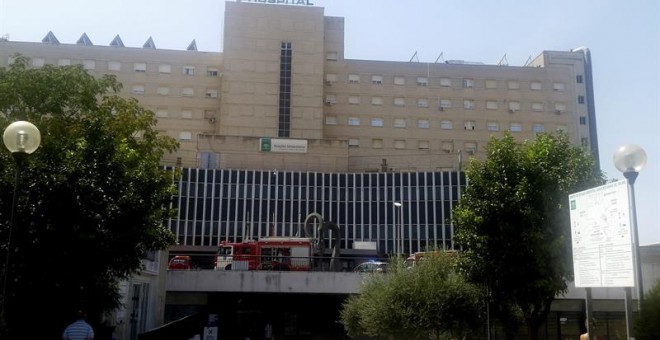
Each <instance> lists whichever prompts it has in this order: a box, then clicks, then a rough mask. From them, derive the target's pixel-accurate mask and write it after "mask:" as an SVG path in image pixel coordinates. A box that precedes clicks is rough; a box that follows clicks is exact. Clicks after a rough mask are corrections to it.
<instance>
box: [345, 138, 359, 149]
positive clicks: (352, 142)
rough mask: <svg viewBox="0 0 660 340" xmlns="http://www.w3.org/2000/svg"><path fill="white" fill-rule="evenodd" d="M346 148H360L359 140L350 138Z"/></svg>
mask: <svg viewBox="0 0 660 340" xmlns="http://www.w3.org/2000/svg"><path fill="white" fill-rule="evenodd" d="M348 146H351V147H358V146H360V140H359V139H357V138H351V139H349V140H348Z"/></svg>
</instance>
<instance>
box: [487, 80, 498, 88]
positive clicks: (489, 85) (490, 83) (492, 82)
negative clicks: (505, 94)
mask: <svg viewBox="0 0 660 340" xmlns="http://www.w3.org/2000/svg"><path fill="white" fill-rule="evenodd" d="M486 88H487V89H496V88H497V81H495V80H486Z"/></svg>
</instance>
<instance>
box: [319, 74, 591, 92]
mask: <svg viewBox="0 0 660 340" xmlns="http://www.w3.org/2000/svg"><path fill="white" fill-rule="evenodd" d="M367 77H368V76H367ZM338 80H339V77H338V75H337V74H335V73H327V74H326V75H325V82H326V85H332V84H334V83H336V82H337V81H338ZM342 81H343V80H342ZM347 81H348V83H349V84H360V83H361V81H362V76H361V75H359V74H349V75H348V79H347ZM582 81H583V78H582V76H581V75H578V76H577V77H576V82H577V83H582ZM456 83H458V84H461V86H462V87H463V88H465V89H471V88H486V89H497V88H498V80H494V79H486V80H484V81H483V84H481V83H480V82H479V83H477V81H476V80H475V79H472V78H462V79H460V80H456V79H453V78H449V77H440V78H437V81H435V82H433V83H430V82H429V77H426V76H419V77H416V79H415V82H414V84H415V85H416V86H420V87H427V86H429V85H431V84H437V86H439V87H453V86H454V84H456ZM371 84H372V85H383V84H384V78H383V76H382V75H371ZM391 84H393V85H399V86H403V85H406V77H404V76H394V78H393V79H392V82H391ZM521 84H522V82H521V81H519V80H507V81H506V88H508V89H509V90H520V89H521V88H522V86H521ZM543 88H544V85H543V82H542V81H530V82H529V89H530V90H533V91H541V90H543ZM552 89H553V90H554V91H559V92H562V91H564V90H566V84H565V83H563V82H553V83H552Z"/></svg>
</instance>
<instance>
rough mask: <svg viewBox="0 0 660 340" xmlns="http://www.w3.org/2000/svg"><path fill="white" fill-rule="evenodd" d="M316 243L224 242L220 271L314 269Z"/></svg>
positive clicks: (218, 261) (218, 260)
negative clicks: (313, 253)
mask: <svg viewBox="0 0 660 340" xmlns="http://www.w3.org/2000/svg"><path fill="white" fill-rule="evenodd" d="M311 260H312V241H311V240H310V239H308V238H293V237H281V238H279V237H276V238H265V239H261V240H257V241H247V242H242V243H230V242H224V241H223V242H222V243H221V244H220V248H219V249H218V254H217V256H216V260H215V269H216V270H283V271H288V270H292V271H307V270H310V269H311V263H312V262H311Z"/></svg>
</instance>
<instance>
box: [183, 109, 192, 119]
mask: <svg viewBox="0 0 660 340" xmlns="http://www.w3.org/2000/svg"><path fill="white" fill-rule="evenodd" d="M192 117H193V112H192V110H181V118H185V119H192Z"/></svg>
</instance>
